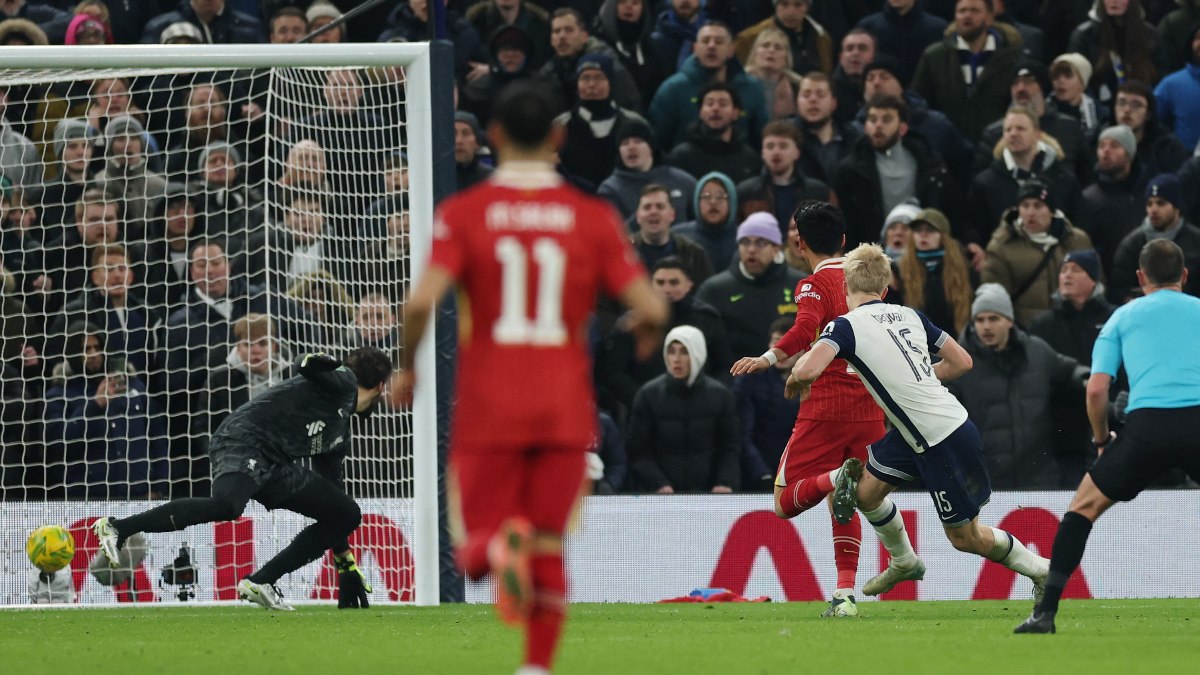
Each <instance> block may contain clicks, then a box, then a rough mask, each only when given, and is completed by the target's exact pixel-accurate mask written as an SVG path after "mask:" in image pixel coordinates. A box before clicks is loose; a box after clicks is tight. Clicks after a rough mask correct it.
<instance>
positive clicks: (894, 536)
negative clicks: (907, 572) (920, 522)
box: [862, 497, 1024, 569]
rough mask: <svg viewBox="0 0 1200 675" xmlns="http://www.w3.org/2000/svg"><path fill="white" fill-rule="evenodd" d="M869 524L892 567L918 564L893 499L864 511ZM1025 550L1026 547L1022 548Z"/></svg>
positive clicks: (902, 567)
mask: <svg viewBox="0 0 1200 675" xmlns="http://www.w3.org/2000/svg"><path fill="white" fill-rule="evenodd" d="M862 514H863V515H864V516H866V517H867V522H869V523H871V527H873V528H875V533H876V534H877V535H879V541H880V542H881V543H883V547H884V548H886V549H887V552H888V554H889V555H891V556H892V563H891V564H892V566H893V567H898V568H900V569H909V568H911V567H912V566H913V565H915V564H916V563H917V553H916V551H914V550H913V547H912V542H911V541H909V540H908V532H907V531H905V529H904V518H902V517H900V512H899V511H898V510H897V509H896V505H895V504H893V503H892V500H891V499H888V498H887V497H884V498H883V503H881V504H880V505H879V508H877V509H875V510H874V511H863V512H862ZM1022 548H1024V547H1022Z"/></svg>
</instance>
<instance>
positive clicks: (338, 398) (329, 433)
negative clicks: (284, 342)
mask: <svg viewBox="0 0 1200 675" xmlns="http://www.w3.org/2000/svg"><path fill="white" fill-rule="evenodd" d="M303 362H304V358H303V357H301V358H300V359H297V361H296V369H297V372H299V373H300V374H299V375H297V376H295V377H290V378H288V379H286V380H284V381H283V382H280V383H279V384H277V385H275V386H274V387H271V388H270V389H268V390H267V391H265V392H263V393H262V394H261V395H259V396H256V397H255V398H253V399H251V400H250V401H248V402H246V403H245V404H243V405H242V406H240V407H239V408H238V409H237V410H234V411H233V412H232V413H231V414H230V415H229V416H228V417H226V418H225V420H224V421H223V422H221V426H219V427H217V430H216V431H214V432H213V435H212V442H211V443H210V444H209V445H210V447H212V446H214V445H251V446H254V447H257V448H259V449H261V450H263V451H266V452H267V453H270V454H275V455H280V456H283V457H312V456H314V455H326V454H334V453H340V454H344V453H345V452H346V451H347V450H348V449H349V447H350V417H351V416H352V415H353V414H354V409H355V407H356V406H357V404H358V380H357V378H355V377H354V373H353V372H351V371H350V369H349V368H346V367H345V366H341V367H340V368H338V369H337V370H331V371H329V370H316V369H313V368H311V367H309V368H305V367H303V366H302V363H303Z"/></svg>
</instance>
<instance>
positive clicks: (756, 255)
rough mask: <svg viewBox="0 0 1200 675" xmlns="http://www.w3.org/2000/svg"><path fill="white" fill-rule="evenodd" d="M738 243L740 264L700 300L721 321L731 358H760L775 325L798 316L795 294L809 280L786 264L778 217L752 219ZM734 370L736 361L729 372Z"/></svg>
mask: <svg viewBox="0 0 1200 675" xmlns="http://www.w3.org/2000/svg"><path fill="white" fill-rule="evenodd" d="M737 240H738V257H737V259H736V260H735V261H734V262H733V263H732V264H731V265H730V266H729V268H728V269H726V270H725V271H723V272H719V273H717V274H715V275H713V276H712V277H709V279H708V280H707V281H705V282H704V283H703V284H702V285H701V286H700V289H699V290H698V291H696V298H697V299H699V300H702V301H704V302H707V303H708V304H710V305H712V306H713V307H715V308H716V309H717V312H718V313H719V314H720V315H721V320H722V321H723V322H724V324H725V336H726V338H727V340H728V344H729V350H730V354H738V355H740V354H761V353H762V348H763V344H762V342H763V336H764V335H767V331H768V330H769V329H770V327H771V323H772V322H773V321H775V320H776V319H778V318H779V317H781V316H783V315H785V314H795V313H796V300H795V298H794V297H793V292H794V291H795V289H796V284H797V283H798V282H799V281H800V280H801V279H802V278H804V275H802V274H801V273H800V272H798V271H796V270H794V269H792V268H791V267H789V266H788V265H787V263H785V262H784V258H783V235H782V234H780V230H779V221H777V220H776V219H775V216H773V215H771V214H769V213H767V212H765V211H759V212H757V213H752V214H750V216H748V217H747V218H746V219H745V220H744V221H742V224H741V225H739V226H738V229H737ZM716 262H717V264H718V265H719V264H720V261H716ZM732 365H733V361H732V358H731V360H730V362H729V363H726V364H724V367H725V368H726V369H728V368H729V367H730V366H732Z"/></svg>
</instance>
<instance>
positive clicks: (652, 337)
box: [618, 277, 670, 361]
mask: <svg viewBox="0 0 1200 675" xmlns="http://www.w3.org/2000/svg"><path fill="white" fill-rule="evenodd" d="M618 299H619V300H620V301H621V304H623V305H625V306H626V307H628V308H629V312H628V313H627V314H626V315H625V316H624V317H623V318H622V324H623V325H622V326H621V327H622V328H623V329H624V330H627V331H629V332H630V333H632V334H633V337H634V340H635V341H636V343H637V358H638V360H640V361H645V360H646V359H649V358H650V357H652V356H654V352H655V351H656V350H657V349H658V345H659V342H660V341H661V340H662V329H663V326H665V325H666V323H667V318H668V317H669V312H670V310H669V309H668V308H667V303H666V301H665V300H663V298H662V296H661V295H659V294H658V293H655V292H654V289H653V288H651V287H650V282H649V281H647V280H646V278H645V277H638V278H637V279H635V280H633V281H631V282H630V283H629V284H628V285H626V286H625V290H623V291H621V297H620V298H618Z"/></svg>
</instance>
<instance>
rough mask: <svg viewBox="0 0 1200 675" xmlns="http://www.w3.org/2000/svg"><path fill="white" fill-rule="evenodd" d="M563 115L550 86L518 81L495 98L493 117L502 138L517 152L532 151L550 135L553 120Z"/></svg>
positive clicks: (554, 92)
mask: <svg viewBox="0 0 1200 675" xmlns="http://www.w3.org/2000/svg"><path fill="white" fill-rule="evenodd" d="M560 112H562V100H561V99H560V98H559V96H558V93H557V92H556V91H555V90H554V88H553V87H551V86H550V85H549V84H546V83H544V82H540V81H537V80H529V79H521V80H516V81H515V82H512V83H511V84H508V85H507V86H505V87H504V88H503V89H501V90H500V95H499V96H497V97H496V107H495V109H494V111H493V113H492V119H493V120H495V122H496V123H497V124H499V125H500V128H501V129H503V130H504V135H505V136H507V137H508V139H509V141H510V142H512V143H513V144H514V145H516V146H517V147H520V148H524V149H527V150H533V149H535V148H537V147H538V146H540V145H541V144H542V143H543V142H545V140H546V137H547V136H549V135H550V129H551V127H552V126H553V124H554V118H556V117H558V115H559V113H560Z"/></svg>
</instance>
